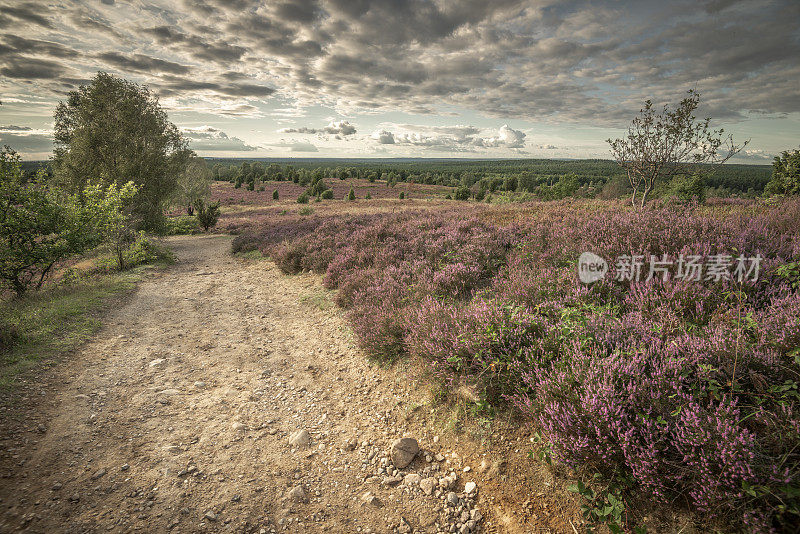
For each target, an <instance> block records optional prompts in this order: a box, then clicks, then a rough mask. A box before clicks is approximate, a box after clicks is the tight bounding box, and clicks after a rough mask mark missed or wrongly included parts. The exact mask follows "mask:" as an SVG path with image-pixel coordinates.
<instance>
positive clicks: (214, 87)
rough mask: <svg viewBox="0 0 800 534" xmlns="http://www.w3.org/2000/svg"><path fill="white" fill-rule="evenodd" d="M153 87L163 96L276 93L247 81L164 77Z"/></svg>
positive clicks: (154, 83)
mask: <svg viewBox="0 0 800 534" xmlns="http://www.w3.org/2000/svg"><path fill="white" fill-rule="evenodd" d="M223 78H224V77H223ZM236 78H237V79H239V80H241V79H242V78H240V77H238V76H237V77H236ZM246 79H249V78H246ZM153 85H154V86H156V87H158V88H159V89H160V92H161V94H163V95H180V94H183V93H186V92H192V91H210V92H213V93H217V94H220V95H224V96H230V97H260V98H263V97H267V96H270V95H271V94H272V93H274V92H275V89H272V88H271V87H267V86H265V85H259V84H255V83H251V82H247V81H231V82H228V81H226V82H218V81H200V80H197V79H195V78H188V77H187V78H183V77H179V76H163V77H161V78H160V79H159V80H158V81H155V82H153Z"/></svg>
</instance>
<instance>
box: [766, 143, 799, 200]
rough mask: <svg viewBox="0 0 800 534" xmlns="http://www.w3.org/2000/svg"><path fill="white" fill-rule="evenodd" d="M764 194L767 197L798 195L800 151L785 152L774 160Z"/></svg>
mask: <svg viewBox="0 0 800 534" xmlns="http://www.w3.org/2000/svg"><path fill="white" fill-rule="evenodd" d="M764 192H765V193H766V194H768V195H800V150H792V151H791V152H790V151H788V150H787V151H785V152H783V153H782V154H781V156H780V157H776V158H775V161H774V162H773V163H772V179H770V181H769V182H768V183H767V186H766V188H765V189H764Z"/></svg>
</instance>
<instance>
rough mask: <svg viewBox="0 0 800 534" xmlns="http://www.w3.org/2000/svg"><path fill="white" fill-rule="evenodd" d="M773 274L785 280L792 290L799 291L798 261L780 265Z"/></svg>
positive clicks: (799, 269)
mask: <svg viewBox="0 0 800 534" xmlns="http://www.w3.org/2000/svg"><path fill="white" fill-rule="evenodd" d="M775 274H777V276H778V278H782V279H784V280H786V281H787V282H788V283H789V285H790V286H791V287H792V288H793V289H800V261H796V262H792V263H786V264H784V265H781V266H780V267H778V269H777V270H776V272H775Z"/></svg>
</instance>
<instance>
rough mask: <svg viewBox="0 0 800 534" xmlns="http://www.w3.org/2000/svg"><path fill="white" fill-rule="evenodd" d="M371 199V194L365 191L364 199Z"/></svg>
mask: <svg viewBox="0 0 800 534" xmlns="http://www.w3.org/2000/svg"><path fill="white" fill-rule="evenodd" d="M371 199H372V195H370V194H369V192H367V194H366V195H364V200H371Z"/></svg>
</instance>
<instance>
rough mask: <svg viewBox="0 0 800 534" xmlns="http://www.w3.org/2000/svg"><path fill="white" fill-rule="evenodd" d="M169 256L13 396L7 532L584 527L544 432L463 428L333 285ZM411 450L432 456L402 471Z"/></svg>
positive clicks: (202, 244) (230, 261) (0, 478)
mask: <svg viewBox="0 0 800 534" xmlns="http://www.w3.org/2000/svg"><path fill="white" fill-rule="evenodd" d="M169 242H170V244H171V246H172V247H173V249H174V250H175V252H176V254H177V256H178V258H179V262H178V263H177V264H176V265H175V266H173V267H170V268H168V269H166V270H163V271H160V272H158V273H155V274H153V275H152V276H151V277H149V278H148V279H147V280H145V281H144V282H142V283H141V285H140V287H139V288H138V290H137V291H136V293H135V294H134V295H133V296H132V297H130V298H129V299H128V300H127V301H126V302H125V303H124V305H123V306H121V307H119V308H118V309H116V310H114V311H112V312H111V313H109V314H108V315H107V316H106V317H105V319H104V325H105V326H104V327H103V328H102V330H101V331H100V333H99V334H98V335H97V336H96V337H95V338H94V340H93V341H91V342H89V343H87V344H86V345H84V346H83V347H81V348H80V349H79V350H77V351H75V352H74V353H72V354H68V355H67V356H66V357H65V358H64V359H63V361H62V362H60V363H58V364H57V365H55V366H53V367H50V368H49V369H47V370H45V371H42V372H41V374H40V376H37V377H36V378H35V380H28V381H27V382H26V383H25V384H23V385H22V386H21V387H20V388H19V389H17V390H16V391H15V393H14V402H13V403H10V404H9V400H8V399H6V401H5V403H4V406H3V408H2V410H3V411H2V413H0V531H2V532H17V531H28V532H129V531H140V532H167V531H171V532H319V531H328V532H347V533H351V532H375V533H378V532H412V531H413V532H429V533H432V532H455V531H461V532H467V531H472V532H566V533H573V532H582V531H583V530H584V527H583V525H582V523H581V521H580V514H579V512H578V507H579V502H578V501H577V499H576V498H575V497H574V496H572V495H571V494H570V493H568V492H567V491H566V490H565V489H564V488H565V485H566V484H567V482H566V481H565V480H564V479H562V478H561V477H559V476H556V475H554V474H553V473H552V472H551V471H550V470H549V469H548V468H545V467H542V466H541V465H539V464H536V463H535V462H532V461H531V460H529V459H527V452H528V451H529V450H530V448H531V445H530V443H529V438H530V436H529V435H526V434H524V431H519V430H512V429H513V428H514V427H513V425H508V424H504V423H503V422H502V421H496V422H495V424H494V425H493V427H492V430H491V431H488V430H487V431H486V432H484V434H480V433H478V434H470V433H468V432H467V433H464V432H461V433H459V432H454V431H449V430H447V429H446V426H447V424H448V422H449V423H450V424H451V426H452V422H453V420H452V417H451V411H452V405H447V404H436V403H433V402H432V401H431V392H430V388H429V387H427V386H426V385H425V383H424V381H419V380H417V379H416V378H414V376H415V373H414V371H413V369H414V365H413V364H412V363H405V364H401V365H399V366H395V367H394V368H391V369H386V368H383V367H380V366H378V365H375V364H373V363H370V362H369V361H368V360H367V359H366V358H365V357H364V355H363V354H361V353H360V352H359V351H358V350H357V348H356V347H355V344H354V342H353V338H352V334H351V333H350V330H349V328H348V327H347V324H346V322H345V320H344V319H343V318H342V316H341V313H340V311H339V310H337V309H336V308H334V307H332V306H330V305H329V303H330V300H329V298H330V295H329V294H328V293H327V292H326V291H325V290H324V289H323V288H322V286H321V285H320V282H319V278H318V277H316V276H313V275H311V274H304V275H299V276H294V277H288V276H284V275H282V274H281V273H280V272H279V271H278V270H277V268H276V267H275V266H274V265H273V264H272V263H270V262H268V261H254V260H244V259H240V258H236V257H233V256H231V255H230V253H229V250H230V238H229V237H226V236H204V237H196V236H195V237H188V236H187V237H177V238H172V239H170V240H169ZM298 430H306V431H307V432H308V433H309V436H310V443H309V444H308V445H305V446H304V445H291V444H290V437H291V436H292V434H294V433H295V432H297V431H298ZM402 436H411V437H414V438H416V439H417V440H418V442H419V445H420V448H421V452H420V453H419V454H417V456H416V459H415V460H414V461H413V463H412V464H411V465H409V466H408V467H405V468H403V469H401V470H398V471H399V472H397V473H395V468H394V467H393V465H392V462H391V461H390V460H389V459H388V453H387V450H388V449H389V447H390V446H391V444H392V442H393V441H394V440H395V439H396V438H398V437H402ZM475 436H477V439H476V437H475ZM407 475H411V476H407ZM416 475H419V476H416ZM469 482H475V483H476V484H477V487H476V489H474V490H473V491H471V492H469V493H467V492H465V485H466V484H467V483H469ZM431 485H432V487H431ZM469 487H471V485H470V486H468V488H469ZM298 488H300V489H298ZM425 490H430V493H428V492H426V491H425ZM451 494H452V495H451Z"/></svg>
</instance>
